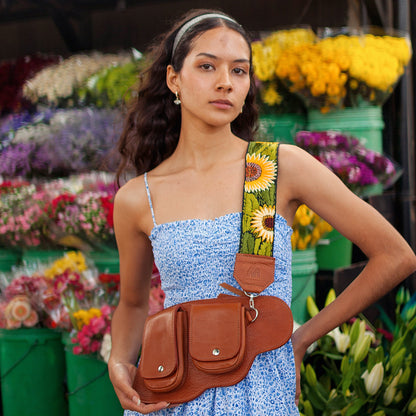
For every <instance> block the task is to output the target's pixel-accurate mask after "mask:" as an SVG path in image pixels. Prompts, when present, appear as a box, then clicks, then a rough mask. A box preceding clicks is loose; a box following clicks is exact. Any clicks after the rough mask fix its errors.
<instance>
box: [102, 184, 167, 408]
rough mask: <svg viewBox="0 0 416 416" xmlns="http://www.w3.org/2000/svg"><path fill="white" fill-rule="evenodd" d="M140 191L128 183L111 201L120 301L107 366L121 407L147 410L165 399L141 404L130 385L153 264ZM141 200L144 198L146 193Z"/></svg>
mask: <svg viewBox="0 0 416 416" xmlns="http://www.w3.org/2000/svg"><path fill="white" fill-rule="evenodd" d="M139 195H140V192H138V191H137V189H136V187H134V186H132V184H130V183H128V184H126V185H125V186H124V187H123V188H121V189H120V190H119V192H118V193H117V195H116V198H115V203H114V229H115V233H116V238H117V246H118V251H119V257H120V301H119V304H118V306H117V309H116V311H115V313H114V316H113V319H112V325H111V338H112V351H111V356H110V360H109V362H108V369H109V375H110V379H111V382H112V383H113V386H114V390H115V392H116V394H117V396H118V398H119V400H120V403H121V405H122V407H123V408H124V409H129V410H134V411H138V412H141V413H149V412H154V411H156V410H159V409H162V408H164V407H166V405H167V403H158V404H155V405H144V404H143V403H141V404H140V402H139V396H138V394H137V392H136V391H135V390H134V389H133V388H132V384H133V380H134V376H135V373H136V366H135V364H136V363H137V359H138V354H139V350H140V345H141V340H142V333H143V326H144V322H145V319H146V317H147V314H148V304H149V291H150V277H151V273H152V266H153V254H152V248H151V244H150V241H149V238H148V237H147V235H146V234H145V233H144V232H142V231H141V229H140V220H139V219H138V213H140V212H141V209H140V207H141V206H142V207H143V205H144V204H143V202H142V201H143V199H142V200H141V201H140V198H138V196H139ZM144 201H145V202H147V199H146V196H144ZM147 209H148V207H147Z"/></svg>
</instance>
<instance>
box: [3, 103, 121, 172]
mask: <svg viewBox="0 0 416 416" xmlns="http://www.w3.org/2000/svg"><path fill="white" fill-rule="evenodd" d="M9 125H10V124H9ZM6 129H7V127H4V130H6ZM120 131H121V117H120V113H119V111H117V110H108V109H101V110H99V109H93V108H88V109H84V110H57V111H55V112H53V113H52V114H49V113H48V114H42V116H41V117H38V118H36V119H34V120H33V122H32V123H24V124H21V125H20V126H19V127H18V128H17V129H16V130H11V129H9V130H8V131H7V133H5V135H4V137H6V138H7V139H5V140H4V141H3V144H2V146H3V150H2V152H1V153H0V175H3V176H4V177H15V176H23V177H27V178H32V177H48V178H49V177H62V176H68V175H70V174H74V173H82V172H88V171H91V170H114V169H115V167H116V166H117V163H118V158H117V156H115V154H114V152H112V150H113V149H114V146H115V143H116V142H117V139H118V136H119V134H120Z"/></svg>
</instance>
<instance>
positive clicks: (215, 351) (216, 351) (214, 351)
mask: <svg viewBox="0 0 416 416" xmlns="http://www.w3.org/2000/svg"><path fill="white" fill-rule="evenodd" d="M212 355H220V350H219V349H218V348H214V349H213V350H212Z"/></svg>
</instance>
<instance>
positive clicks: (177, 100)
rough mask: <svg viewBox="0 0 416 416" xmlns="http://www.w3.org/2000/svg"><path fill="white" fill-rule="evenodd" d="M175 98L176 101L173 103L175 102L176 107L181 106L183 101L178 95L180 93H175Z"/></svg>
mask: <svg viewBox="0 0 416 416" xmlns="http://www.w3.org/2000/svg"><path fill="white" fill-rule="evenodd" d="M175 96H176V98H175V100H174V101H173V102H174V104H176V105H180V103H181V100H180V98H179V93H178V91H176V92H175Z"/></svg>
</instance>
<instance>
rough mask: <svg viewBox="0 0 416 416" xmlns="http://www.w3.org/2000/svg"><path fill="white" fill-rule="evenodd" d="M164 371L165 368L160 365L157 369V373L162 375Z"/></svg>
mask: <svg viewBox="0 0 416 416" xmlns="http://www.w3.org/2000/svg"><path fill="white" fill-rule="evenodd" d="M164 370H165V368H164V367H163V365H160V366H159V367H158V368H157V371H159V373H162V372H163V371H164Z"/></svg>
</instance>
